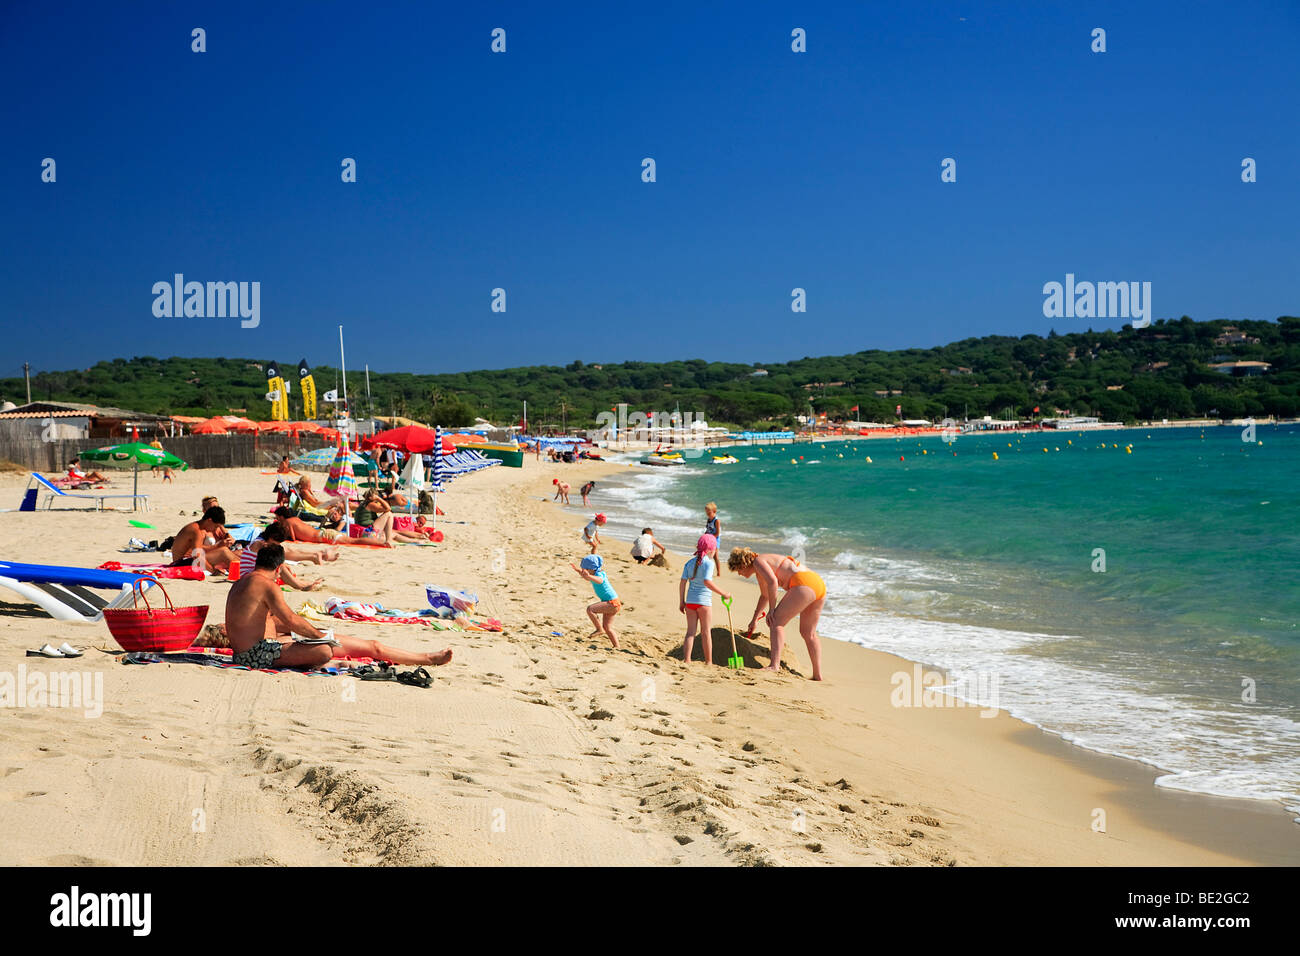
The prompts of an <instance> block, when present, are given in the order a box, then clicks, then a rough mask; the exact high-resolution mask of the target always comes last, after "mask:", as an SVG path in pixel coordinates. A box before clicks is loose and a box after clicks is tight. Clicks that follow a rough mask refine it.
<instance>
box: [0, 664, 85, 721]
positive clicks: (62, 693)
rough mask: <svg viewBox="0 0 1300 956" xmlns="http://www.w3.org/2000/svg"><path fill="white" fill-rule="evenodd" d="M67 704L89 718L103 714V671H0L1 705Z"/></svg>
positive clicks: (40, 705)
mask: <svg viewBox="0 0 1300 956" xmlns="http://www.w3.org/2000/svg"><path fill="white" fill-rule="evenodd" d="M5 707H21V708H27V707H66V708H69V709H72V710H81V711H82V716H83V717H85V718H87V719H88V720H93V719H94V718H96V717H100V716H102V715H103V713H104V673H103V671H42V670H34V671H31V672H30V673H29V672H28V670H27V665H26V664H19V665H18V673H16V674H15V673H13V672H11V671H0V708H5Z"/></svg>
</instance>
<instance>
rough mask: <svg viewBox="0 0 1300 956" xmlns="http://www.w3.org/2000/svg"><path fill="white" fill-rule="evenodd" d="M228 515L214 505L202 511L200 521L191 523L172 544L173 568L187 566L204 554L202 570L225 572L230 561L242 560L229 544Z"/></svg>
mask: <svg viewBox="0 0 1300 956" xmlns="http://www.w3.org/2000/svg"><path fill="white" fill-rule="evenodd" d="M225 526H226V512H225V511H224V510H222V509H221V508H219V507H216V506H213V507H211V508H209V509H208V510H207V511H205V512H203V517H202V518H200V519H199V520H198V521H191V522H190V523H189V524H187V525H186V526H185V527H183V528H181V530H180V531H178V532H176V537H175V539H174V540H173V541H172V564H171V566H172V567H174V568H179V567H184V566H185V565H187V564H189V563H190V562H191V561H193V560H194V558H195V557H198V556H199V555H202V557H203V565H202V566H203V570H205V571H209V570H211V571H226V570H229V568H230V562H231V561H237V560H239V559H238V558H237V557H236V556H235V552H234V551H232V550H230V548H229V547H227V545H226V541H228V540H229V537H230V536H229V535H228V534H226V527H225Z"/></svg>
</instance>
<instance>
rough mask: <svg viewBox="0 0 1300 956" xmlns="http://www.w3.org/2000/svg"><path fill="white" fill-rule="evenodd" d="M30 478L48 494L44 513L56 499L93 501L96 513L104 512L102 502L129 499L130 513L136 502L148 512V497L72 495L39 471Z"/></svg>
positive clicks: (84, 493)
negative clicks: (142, 505) (140, 503)
mask: <svg viewBox="0 0 1300 956" xmlns="http://www.w3.org/2000/svg"><path fill="white" fill-rule="evenodd" d="M32 477H33V478H34V479H36V481H37V482H38V483H39V484H41V485H42V486H44V488H45V489H46V491H48V492H49V494H47V495H46V496H45V510H46V511H50V510H51V509H53V507H54V502H55V499H57V498H74V499H80V500H82V501H93V502H95V510H96V511H103V510H104V502H105V501H106V500H108V499H110V498H129V499H130V501H131V510H132V511H134V510H135V509H136V502H137V501H143V502H144V510H145V511H148V510H149V496H148V495H122V494H117V495H100V494H95V493H93V492H92V493H86V492H80V493H76V494H74V493H72V492H69V491H64V490H63V489H62V488H60V487H59V486H58V485H56V484H55V483H54V482H52V481H50V479H48V478H46V477H45V476H44V475H42V474H41V473H40V472H39V471H34V472H32Z"/></svg>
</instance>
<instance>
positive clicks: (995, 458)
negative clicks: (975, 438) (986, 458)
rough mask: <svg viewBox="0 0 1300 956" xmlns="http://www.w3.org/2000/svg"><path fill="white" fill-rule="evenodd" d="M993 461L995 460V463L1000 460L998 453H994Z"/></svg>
mask: <svg viewBox="0 0 1300 956" xmlns="http://www.w3.org/2000/svg"><path fill="white" fill-rule="evenodd" d="M993 460H994V461H997V460H998V453H997V452H994V453H993Z"/></svg>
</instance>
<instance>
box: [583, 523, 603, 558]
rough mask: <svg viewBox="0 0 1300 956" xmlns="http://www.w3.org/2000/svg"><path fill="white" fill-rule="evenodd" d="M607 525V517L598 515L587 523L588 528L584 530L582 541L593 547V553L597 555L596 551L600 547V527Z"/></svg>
mask: <svg viewBox="0 0 1300 956" xmlns="http://www.w3.org/2000/svg"><path fill="white" fill-rule="evenodd" d="M604 523H605V516H604V515H603V514H597V515H596V517H594V518H592V519H591V520H590V521H588V522H587V526H586V527H585V528H583V529H582V541H583V543H584V544H586V545H589V546H590V547H591V553H592V554H595V553H596V549H598V548H599V547H600V527H601V525H603V524H604Z"/></svg>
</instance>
